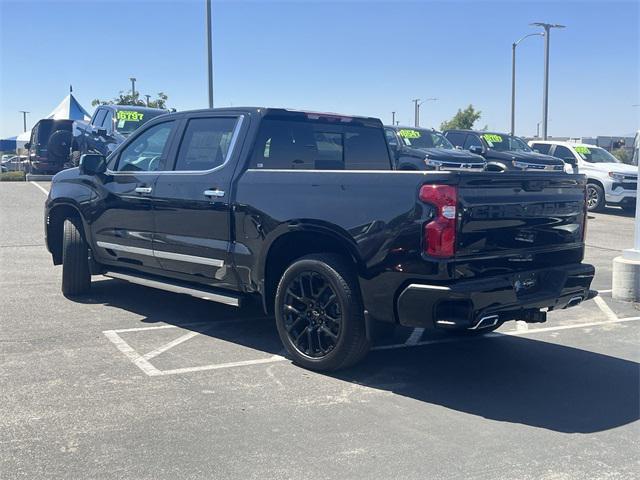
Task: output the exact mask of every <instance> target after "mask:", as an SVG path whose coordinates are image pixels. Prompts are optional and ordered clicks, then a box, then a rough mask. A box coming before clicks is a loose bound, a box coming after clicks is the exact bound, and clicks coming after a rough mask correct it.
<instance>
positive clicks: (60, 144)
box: [25, 118, 74, 174]
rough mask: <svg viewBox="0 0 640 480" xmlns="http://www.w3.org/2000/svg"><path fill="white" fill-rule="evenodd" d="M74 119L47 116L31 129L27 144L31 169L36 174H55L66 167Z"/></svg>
mask: <svg viewBox="0 0 640 480" xmlns="http://www.w3.org/2000/svg"><path fill="white" fill-rule="evenodd" d="M73 125H74V121H73V120H54V119H51V118H45V119H42V120H40V121H38V123H36V124H35V126H34V127H33V128H32V129H31V138H30V140H29V142H28V143H27V144H26V145H25V148H26V149H27V150H28V152H29V153H28V155H29V169H30V171H31V173H35V174H54V173H57V172H59V171H60V170H62V169H63V168H64V167H65V164H66V163H67V162H68V160H69V152H70V151H71V145H72V143H73V128H74V127H73Z"/></svg>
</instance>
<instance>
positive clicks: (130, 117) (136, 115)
mask: <svg viewBox="0 0 640 480" xmlns="http://www.w3.org/2000/svg"><path fill="white" fill-rule="evenodd" d="M142 117H144V113H140V112H136V111H134V110H119V111H118V113H117V114H116V118H117V119H118V120H124V121H127V122H141V121H142Z"/></svg>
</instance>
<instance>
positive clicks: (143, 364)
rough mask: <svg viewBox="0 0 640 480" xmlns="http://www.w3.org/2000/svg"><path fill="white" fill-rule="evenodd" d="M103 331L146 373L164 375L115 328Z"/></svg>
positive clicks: (151, 375)
mask: <svg viewBox="0 0 640 480" xmlns="http://www.w3.org/2000/svg"><path fill="white" fill-rule="evenodd" d="M102 333H104V334H105V336H106V337H107V338H108V339H109V340H111V342H112V343H113V344H114V345H115V346H116V348H117V349H118V350H120V351H121V352H122V353H124V354H125V355H126V357H127V358H128V359H129V360H131V361H132V362H133V364H134V365H135V366H137V367H138V368H139V369H140V370H142V371H143V372H144V373H146V374H147V375H149V376H150V377H153V376H156V375H162V372H161V371H160V370H158V369H157V368H156V367H154V366H153V365H151V364H150V363H149V362H148V361H147V360H145V359H144V358H142V356H141V355H140V354H139V353H138V352H136V351H135V350H134V349H133V348H131V346H130V345H129V344H128V343H127V342H125V341H124V340H123V339H122V338H120V335H118V334H117V333H116V332H114V331H113V330H107V331H106V332H102Z"/></svg>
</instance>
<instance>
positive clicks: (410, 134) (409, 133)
mask: <svg viewBox="0 0 640 480" xmlns="http://www.w3.org/2000/svg"><path fill="white" fill-rule="evenodd" d="M398 135H400V136H401V137H402V138H420V137H421V136H422V134H421V133H420V132H419V131H417V130H409V129H408V128H407V129H402V130H400V131H399V132H398Z"/></svg>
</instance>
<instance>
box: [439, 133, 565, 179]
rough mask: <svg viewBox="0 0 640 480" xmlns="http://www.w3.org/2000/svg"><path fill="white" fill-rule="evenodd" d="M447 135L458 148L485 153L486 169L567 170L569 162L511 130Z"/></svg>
mask: <svg viewBox="0 0 640 480" xmlns="http://www.w3.org/2000/svg"><path fill="white" fill-rule="evenodd" d="M444 136H445V137H447V140H449V141H450V142H451V143H452V144H453V145H455V146H456V147H457V148H461V149H463V150H469V151H470V152H472V153H476V154H478V155H482V156H483V157H484V158H485V160H486V162H487V165H486V169H487V170H489V171H493V172H504V171H507V170H531V171H544V172H562V171H564V170H565V164H564V162H562V161H561V160H558V159H557V158H555V157H552V156H550V155H542V154H540V153H536V152H534V151H533V150H531V149H530V148H529V146H528V145H527V142H525V141H524V140H523V139H521V138H519V137H514V136H512V135H509V134H507V133H499V132H484V131H475V130H446V131H445V132H444Z"/></svg>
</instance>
